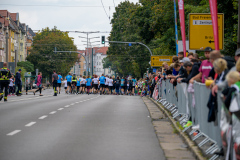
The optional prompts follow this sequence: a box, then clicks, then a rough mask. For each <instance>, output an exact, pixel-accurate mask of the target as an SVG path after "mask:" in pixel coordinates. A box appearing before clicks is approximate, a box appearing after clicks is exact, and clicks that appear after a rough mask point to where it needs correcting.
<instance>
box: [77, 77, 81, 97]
mask: <svg viewBox="0 0 240 160" xmlns="http://www.w3.org/2000/svg"><path fill="white" fill-rule="evenodd" d="M80 81H81V79H80V77H79V76H78V77H77V94H79V88H80Z"/></svg>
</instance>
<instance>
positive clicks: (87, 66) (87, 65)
mask: <svg viewBox="0 0 240 160" xmlns="http://www.w3.org/2000/svg"><path fill="white" fill-rule="evenodd" d="M77 33H84V34H87V55H86V56H87V64H86V68H87V71H86V75H87V76H88V72H89V62H90V60H89V58H90V56H89V53H88V39H89V38H88V35H89V34H92V33H99V31H96V32H77ZM79 37H80V36H79ZM80 38H86V37H80Z"/></svg>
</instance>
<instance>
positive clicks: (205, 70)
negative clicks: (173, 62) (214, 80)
mask: <svg viewBox="0 0 240 160" xmlns="http://www.w3.org/2000/svg"><path fill="white" fill-rule="evenodd" d="M204 51H205V52H204V55H205V57H206V60H204V61H202V63H201V66H200V68H199V73H198V74H197V75H196V76H195V77H193V78H192V79H191V80H190V83H193V82H194V80H196V79H199V78H201V80H202V83H204V82H205V78H207V77H208V75H209V72H210V71H211V69H212V67H213V65H212V63H211V62H210V61H209V56H210V52H211V51H212V48H211V47H206V48H205V50H204Z"/></svg>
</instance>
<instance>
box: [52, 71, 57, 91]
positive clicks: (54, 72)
mask: <svg viewBox="0 0 240 160" xmlns="http://www.w3.org/2000/svg"><path fill="white" fill-rule="evenodd" d="M57 80H58V75H57V73H56V71H55V70H53V74H52V83H53V90H54V95H53V96H57Z"/></svg>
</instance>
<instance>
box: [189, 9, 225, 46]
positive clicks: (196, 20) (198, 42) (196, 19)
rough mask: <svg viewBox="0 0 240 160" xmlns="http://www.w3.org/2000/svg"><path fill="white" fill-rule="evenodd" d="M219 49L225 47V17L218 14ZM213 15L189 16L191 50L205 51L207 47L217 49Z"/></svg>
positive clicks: (198, 14)
mask: <svg viewBox="0 0 240 160" xmlns="http://www.w3.org/2000/svg"><path fill="white" fill-rule="evenodd" d="M218 33H219V49H220V50H223V46H224V15H223V14H222V13H219V14H218ZM214 42H215V40H214V35H213V27H212V18H211V14H208V13H202V14H201V13H190V14H189V49H191V50H203V49H204V48H206V47H211V48H212V49H215V45H214Z"/></svg>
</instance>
